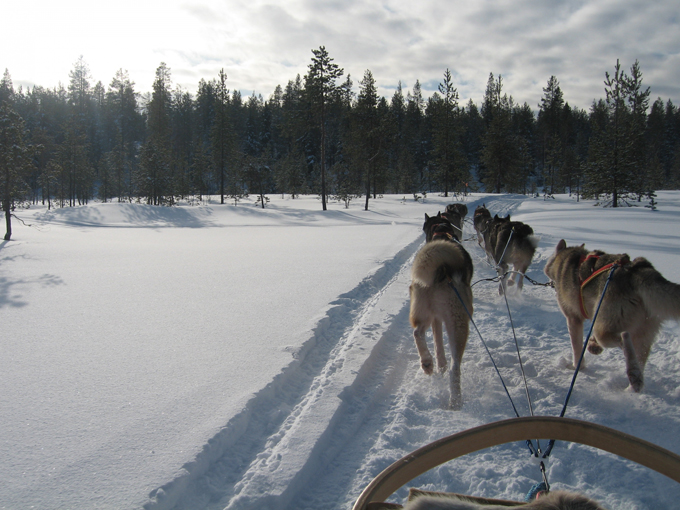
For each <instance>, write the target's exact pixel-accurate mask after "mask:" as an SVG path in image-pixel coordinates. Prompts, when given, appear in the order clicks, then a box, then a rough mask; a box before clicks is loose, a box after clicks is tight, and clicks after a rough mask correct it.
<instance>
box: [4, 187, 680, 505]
mask: <svg viewBox="0 0 680 510" xmlns="http://www.w3.org/2000/svg"><path fill="white" fill-rule="evenodd" d="M271 198H272V207H271V208H268V209H266V210H264V211H262V210H261V209H257V208H255V207H253V206H252V205H244V206H238V207H234V206H219V205H209V206H202V207H177V208H173V209H159V208H153V207H148V206H142V205H137V204H94V205H91V206H87V207H83V208H76V209H72V210H71V209H67V210H57V211H45V210H41V209H38V210H35V211H32V212H30V213H29V214H28V215H27V217H29V218H30V216H33V220H32V221H34V226H33V227H24V226H16V231H15V236H14V240H13V241H11V242H9V243H3V244H2V246H1V247H0V255H2V256H1V257H0V259H1V260H2V264H1V265H0V320H2V323H3V324H4V325H6V329H5V331H8V332H15V333H16V334H10V335H6V336H5V337H4V338H3V341H2V345H3V353H4V355H3V359H2V361H1V362H0V363H1V366H0V368H1V369H2V375H0V392H1V394H2V395H3V396H4V397H3V400H2V403H1V404H0V405H1V407H0V413H1V415H2V416H3V420H2V422H0V437H3V442H2V443H0V444H2V447H1V448H2V451H1V452H0V457H1V458H2V459H3V461H2V462H0V470H1V471H0V473H2V475H1V476H2V479H3V480H4V481H6V482H7V483H3V484H0V508H23V507H28V506H30V505H33V506H35V507H39V508H85V507H87V508H139V507H142V506H143V507H145V508H148V509H166V508H167V509H170V508H176V509H198V508H207V509H222V508H230V509H246V508H258V509H263V508H270V509H287V508H290V509H304V508H310V509H311V508H329V509H341V508H348V507H351V504H352V503H353V501H354V499H355V498H356V497H357V496H358V494H359V492H360V491H361V490H362V488H363V487H364V486H365V485H366V484H367V483H368V481H369V480H370V479H371V478H372V477H373V476H375V475H376V474H377V473H379V472H380V471H381V470H382V469H383V468H385V467H386V466H388V465H389V464H390V463H392V462H393V461H394V460H396V459H398V458H400V457H401V456H403V455H404V454H406V453H408V452H409V451H411V450H414V449H416V448H418V447H420V446H422V445H424V444H425V443H427V442H430V441H432V440H435V439H438V438H440V437H443V436H446V435H449V434H451V433H454V432H457V431H460V430H464V429H466V428H469V427H472V426H476V425H479V424H482V423H487V422H490V421H494V420H498V419H504V418H509V417H511V416H512V409H511V407H510V404H509V402H508V399H507V397H506V396H505V393H504V392H503V389H502V387H501V385H500V383H499V381H498V379H497V376H496V375H495V373H494V372H493V369H492V367H491V362H490V361H489V359H488V356H487V355H486V352H485V351H484V350H483V347H482V345H481V342H480V340H479V338H477V337H476V336H475V335H474V334H472V335H471V337H470V340H469V343H468V349H467V350H466V354H465V357H464V363H463V395H464V399H465V404H464V406H463V409H462V410H461V411H459V412H452V411H448V410H445V409H444V408H443V407H444V402H445V401H446V398H447V384H446V377H427V376H425V375H424V374H423V373H422V372H421V371H420V369H419V364H418V361H417V354H416V351H415V348H414V346H413V341H412V337H411V331H410V327H409V324H408V285H409V280H410V274H409V272H410V264H411V262H412V258H413V255H414V254H415V253H416V251H417V250H418V248H419V247H420V245H421V244H422V241H423V236H422V234H421V232H420V227H421V225H422V218H423V214H424V213H429V214H435V213H436V212H437V211H438V210H443V208H444V206H445V205H446V203H449V199H444V198H443V197H428V199H427V201H426V203H425V204H420V203H415V202H413V200H406V201H403V200H401V197H385V198H383V199H381V200H376V201H372V202H371V208H372V210H371V211H369V212H364V211H361V210H360V209H359V205H356V206H355V205H352V206H351V207H350V209H349V210H345V209H342V208H341V207H340V206H336V207H337V208H333V210H331V211H327V212H326V213H322V212H321V211H318V208H319V206H318V203H317V202H316V200H315V199H309V198H303V199H299V200H294V201H293V200H290V199H284V200H282V199H281V198H279V197H271ZM482 202H484V203H486V205H487V207H488V208H489V209H490V210H491V211H492V213H499V214H500V213H502V214H506V213H512V214H513V219H517V220H520V221H525V222H527V223H529V224H530V225H532V226H533V227H534V230H535V231H536V233H537V234H539V235H540V236H541V243H540V245H539V250H538V252H537V255H536V257H535V260H534V263H533V264H532V266H531V267H530V268H529V271H528V275H529V276H530V277H532V278H533V279H535V280H537V281H545V280H546V278H545V276H544V275H543V273H542V268H543V266H544V264H545V260H546V259H547V257H548V256H549V254H550V253H551V252H552V250H553V248H554V246H555V244H556V243H557V241H558V240H559V239H560V238H565V239H566V240H567V242H568V243H569V244H576V243H579V244H580V243H583V242H585V243H586V245H587V246H588V247H591V248H593V249H594V248H599V249H604V250H608V251H612V252H622V251H627V252H628V253H629V254H630V255H631V256H646V257H648V258H649V259H650V260H651V261H652V262H653V263H654V264H655V266H656V267H657V268H658V269H659V270H660V271H661V272H662V273H663V274H664V275H665V276H666V277H667V278H668V279H670V280H673V281H676V282H680V270H679V269H678V268H677V267H676V264H674V263H675V262H676V261H677V253H678V247H680V236H678V235H677V222H678V219H680V194H678V193H660V197H659V202H660V210H659V211H650V210H648V209H644V208H642V207H640V208H630V209H619V210H612V209H601V208H595V207H593V205H592V202H581V203H576V202H575V201H574V200H573V199H570V198H569V197H566V196H564V197H558V199H556V200H554V201H548V202H544V201H543V200H542V199H531V198H526V197H521V196H507V195H500V196H474V197H469V198H468V201H467V204H468V207H469V208H470V214H471V213H472V211H473V210H474V207H475V205H477V204H479V203H482ZM471 232H472V228H471V227H470V226H469V225H467V226H466V235H469V234H470V233H471ZM465 245H466V247H467V248H468V250H469V252H470V253H471V255H472V257H473V260H474V262H475V278H474V280H478V279H481V278H487V277H490V276H493V275H494V271H493V269H492V268H491V267H490V266H489V265H488V264H487V263H486V262H485V260H484V257H483V253H482V250H481V249H480V248H479V247H478V246H477V245H476V242H474V241H466V242H465ZM474 295H475V316H474V318H475V322H476V323H477V325H478V327H479V329H480V331H481V333H482V335H483V336H484V338H485V340H486V342H487V344H488V345H489V347H490V348H491V349H492V352H493V354H494V357H495V360H496V363H497V364H498V365H499V366H500V368H501V371H502V373H503V376H504V378H505V380H506V383H507V384H508V386H509V388H510V391H511V394H512V396H513V398H514V399H515V403H516V405H517V406H518V409H519V410H520V413H522V414H528V408H527V405H526V402H525V401H526V399H525V398H524V389H523V385H522V381H521V378H520V373H519V370H518V366H517V361H516V353H515V346H514V343H513V341H512V334H511V331H510V329H509V320H508V317H507V312H506V310H505V302H504V301H503V300H502V298H500V297H499V296H498V293H497V284H494V283H490V282H480V283H479V284H477V285H475V287H474ZM510 307H511V311H512V315H513V321H514V324H515V327H516V330H517V336H518V340H519V342H520V346H521V348H522V355H523V359H524V361H525V370H526V373H527V376H528V379H529V388H530V391H531V394H532V399H533V403H534V409H535V412H536V414H545V415H557V414H558V413H559V410H560V408H561V404H562V401H563V399H564V395H565V392H566V387H567V385H568V382H569V380H570V378H571V372H570V371H568V370H567V369H566V368H565V367H566V364H567V359H568V358H569V356H570V348H569V341H568V336H567V331H566V324H565V322H564V319H563V317H562V315H561V313H560V312H559V310H558V308H557V305H556V302H555V298H554V291H553V290H552V289H549V288H546V287H534V286H531V285H527V286H525V289H524V292H523V293H522V294H521V295H516V294H515V295H511V296H510ZM678 336H680V330H679V328H678V326H677V324H675V323H671V324H668V325H667V326H666V327H665V328H664V330H663V332H662V334H661V335H660V336H659V338H658V341H657V344H656V346H655V348H654V349H653V351H652V355H651V357H650V360H649V362H648V365H647V369H646V372H645V373H646V386H645V391H644V393H643V394H641V395H631V394H628V393H624V392H623V389H624V388H625V386H626V384H627V381H626V379H625V375H624V371H623V361H622V355H621V353H620V352H618V351H606V352H605V353H604V354H602V355H601V356H599V357H593V356H590V355H588V359H587V362H588V366H587V369H586V370H585V371H584V372H582V373H581V374H580V375H579V379H578V381H577V388H576V391H575V392H574V395H573V397H572V400H571V404H570V407H569V410H568V412H567V415H568V416H572V417H575V418H581V419H587V420H591V421H593V422H596V423H601V424H604V425H607V426H610V427H613V428H616V429H619V430H623V431H625V432H628V433H631V434H634V435H636V436H638V437H641V438H643V439H647V440H649V441H652V442H654V443H656V444H659V445H661V446H663V447H665V448H668V449H670V450H671V451H674V452H676V453H679V452H680V439H677V431H678V430H680V411H678V404H679V403H680V390H679V389H678V388H679V384H678V383H679V382H680V367H679V366H678V365H679V364H678V360H679V358H680V353H679V352H678V351H679V350H680V349H679V347H678V340H677V338H678ZM538 476H539V475H538V469H537V468H536V467H535V466H534V465H533V464H532V463H531V462H529V459H528V454H527V452H526V450H525V449H524V447H523V446H522V445H516V444H513V445H506V446H503V447H497V448H494V449H492V450H490V451H488V452H481V453H479V454H476V455H470V456H467V457H465V458H463V459H459V460H457V461H455V462H453V463H450V464H447V465H445V466H442V467H440V468H437V469H435V470H433V471H431V472H430V473H428V474H427V475H424V476H423V477H421V479H419V480H417V481H415V482H414V484H413V485H416V486H421V487H425V488H431V489H437V490H451V491H457V492H465V493H470V494H475V495H480V496H496V497H506V498H521V497H523V495H524V494H525V493H526V491H527V490H528V489H529V487H530V486H531V485H532V484H533V483H534V482H536V481H538ZM549 478H550V481H551V483H552V484H553V486H554V487H555V488H571V489H578V490H582V491H583V492H586V493H587V494H588V495H590V496H591V497H594V498H596V499H600V500H601V501H603V502H604V503H606V504H608V505H609V506H610V507H612V508H622V509H624V508H625V509H633V508H639V509H642V508H661V507H665V508H671V507H673V505H674V503H675V501H676V500H677V499H678V498H679V497H680V487H678V486H677V484H674V483H673V482H670V481H669V480H667V479H665V478H664V477H662V476H660V475H655V474H653V473H651V472H649V470H647V469H645V468H641V467H638V466H634V465H630V464H629V463H626V462H624V461H621V460H620V459H618V458H613V457H612V456H611V455H608V454H602V453H601V452H597V451H595V450H593V449H590V448H587V447H580V446H574V445H568V444H561V443H558V444H557V446H556V448H555V450H554V452H553V455H552V460H551V464H550V468H549ZM404 491H405V489H402V490H401V491H400V492H399V493H398V494H397V495H396V497H395V500H399V499H400V498H402V497H403V495H404Z"/></svg>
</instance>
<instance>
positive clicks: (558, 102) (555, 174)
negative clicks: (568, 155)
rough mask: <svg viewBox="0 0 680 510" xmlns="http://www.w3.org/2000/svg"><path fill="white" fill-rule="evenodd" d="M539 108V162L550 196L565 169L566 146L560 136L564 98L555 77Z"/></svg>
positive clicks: (550, 81) (551, 80) (544, 90)
mask: <svg viewBox="0 0 680 510" xmlns="http://www.w3.org/2000/svg"><path fill="white" fill-rule="evenodd" d="M538 108H539V110H538V131H539V133H540V135H539V140H540V160H539V161H540V166H541V169H542V171H543V186H544V190H547V191H546V192H547V194H548V195H553V194H554V193H555V192H556V185H557V184H558V183H559V181H560V177H561V176H560V175H559V173H560V170H562V169H563V167H564V146H563V143H562V142H563V140H562V137H561V136H560V134H561V133H560V130H561V126H562V120H563V119H562V113H563V109H564V98H563V95H562V89H561V88H560V83H559V82H558V81H557V78H555V76H551V77H550V79H549V80H548V84H547V85H546V87H545V88H543V97H542V98H541V103H540V104H539V105H538Z"/></svg>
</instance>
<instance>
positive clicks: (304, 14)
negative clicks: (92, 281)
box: [0, 0, 680, 109]
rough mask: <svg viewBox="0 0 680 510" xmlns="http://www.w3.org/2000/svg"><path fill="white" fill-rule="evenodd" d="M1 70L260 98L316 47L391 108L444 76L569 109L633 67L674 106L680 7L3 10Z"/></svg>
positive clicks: (670, 3)
mask: <svg viewBox="0 0 680 510" xmlns="http://www.w3.org/2000/svg"><path fill="white" fill-rule="evenodd" d="M2 21H3V23H2V25H3V27H2V30H1V31H0V47H1V48H3V50H2V53H1V54H2V58H1V59H0V68H2V70H3V71H4V69H7V70H8V71H9V73H10V76H11V78H12V81H13V84H14V86H15V88H18V86H19V85H21V86H23V87H26V86H33V85H35V84H37V85H41V86H43V87H48V88H52V87H55V86H57V85H58V84H59V83H62V84H64V85H65V86H66V85H67V84H68V81H69V72H70V71H71V70H72V69H73V65H74V64H75V62H76V61H77V60H78V58H79V57H80V56H81V55H82V56H83V59H84V61H85V63H86V64H87V65H88V66H89V69H90V72H91V75H92V78H93V84H94V83H96V82H97V81H101V82H102V83H103V84H104V85H105V86H108V84H109V83H110V82H111V79H112V78H113V77H114V75H115V73H116V71H117V70H118V69H124V70H127V71H128V72H129V75H130V78H131V79H132V81H134V82H135V89H136V90H137V91H138V92H148V91H150V90H151V88H152V84H153V79H154V73H155V71H156V69H157V68H158V66H159V65H160V63H161V62H165V63H166V65H167V66H168V67H169V68H170V70H171V75H172V81H173V84H174V85H175V86H179V87H182V88H183V89H184V90H187V91H189V92H192V93H195V91H196V88H197V85H198V83H199V81H200V80H201V79H205V80H211V79H213V78H216V77H217V74H218V72H219V71H220V69H222V68H223V69H224V70H225V71H226V73H227V75H228V86H229V87H230V89H231V90H240V91H241V93H242V94H243V95H244V96H247V95H251V94H252V93H253V92H254V93H256V94H261V95H262V96H263V97H264V98H265V99H267V98H268V97H269V96H270V95H271V94H272V92H273V91H274V89H275V87H276V86H277V85H281V86H282V87H285V85H286V84H287V83H288V81H289V80H294V79H295V77H296V76H297V75H298V74H300V75H301V76H304V75H305V73H306V72H307V67H308V65H309V63H310V62H311V58H312V52H311V50H312V49H317V48H319V47H320V46H325V47H326V49H327V50H328V52H329V54H330V56H331V57H332V58H333V59H334V60H335V62H336V63H337V64H338V65H339V66H340V67H341V68H343V69H344V71H345V76H346V75H347V74H350V75H351V78H352V80H353V82H354V85H355V87H358V83H359V81H360V80H361V78H362V77H363V75H364V72H365V71H366V70H367V69H368V70H370V71H371V72H372V73H373V76H374V78H375V80H376V84H377V85H378V90H379V92H380V93H381V94H382V95H384V96H385V97H387V98H388V99H389V98H391V97H392V95H393V94H394V91H395V90H396V88H397V86H398V84H399V83H400V82H401V85H402V88H403V90H404V93H406V92H408V91H410V90H412V88H413V85H414V84H415V82H416V80H419V81H420V83H421V86H422V88H423V92H424V94H425V96H426V97H429V96H430V95H431V93H432V92H433V91H434V90H436V89H437V86H438V85H439V83H440V82H441V81H442V79H443V74H444V72H445V70H446V69H449V70H450V71H451V73H452V76H453V81H454V86H455V87H456V88H457V89H458V92H459V96H460V102H461V104H465V103H467V101H468V100H469V99H472V100H473V101H474V102H475V103H477V104H481V101H482V99H483V96H484V90H485V88H486V83H487V81H488V78H489V74H490V73H493V74H494V76H498V75H499V74H500V75H501V76H502V77H503V83H504V91H505V92H506V93H507V94H509V95H511V96H513V98H514V99H515V101H516V102H518V103H520V104H522V103H524V102H527V103H528V104H529V105H530V106H531V107H532V108H533V109H537V108H538V103H539V102H540V99H541V97H542V95H543V90H542V89H543V87H545V86H546V84H547V82H548V79H549V78H550V76H553V75H554V76H555V77H556V78H557V80H558V81H559V82H560V86H561V88H562V91H563V94H564V98H565V100H566V101H567V102H569V104H570V105H571V106H572V107H579V108H584V109H588V108H589V107H590V105H591V104H592V102H593V100H594V99H599V98H603V97H604V84H603V82H604V79H605V72H610V73H612V72H613V69H614V66H615V64H616V61H617V59H620V62H621V65H622V68H624V69H626V70H629V69H630V67H631V65H632V64H633V63H634V62H635V60H638V61H639V62H640V66H641V69H642V73H643V84H644V85H645V86H648V87H650V89H651V99H652V101H653V100H655V99H656V98H657V97H661V98H662V99H663V100H664V101H666V100H667V99H671V100H672V101H673V102H674V103H675V104H680V55H679V53H680V26H679V25H680V10H678V8H677V3H676V2H675V1H674V0H654V1H650V2H640V1H633V0H566V1H563V0H500V1H490V0H480V1H476V2H469V1H462V0H454V1H449V2H441V1H434V0H421V1H420V2H417V3H416V2H413V1H412V0H411V1H406V0H383V1H381V2H371V1H368V0H342V1H341V0H287V1H285V2H276V1H262V0H224V1H216V0H208V1H196V2H189V1H187V0H163V1H157V0H156V1H132V0H120V1H118V2H105V3H94V4H93V3H92V2H86V1H83V0H64V1H62V2H53V1H47V0H36V1H34V2H11V3H9V4H8V5H7V6H4V7H3V12H2Z"/></svg>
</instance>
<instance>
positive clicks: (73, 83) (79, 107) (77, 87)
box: [68, 55, 92, 128]
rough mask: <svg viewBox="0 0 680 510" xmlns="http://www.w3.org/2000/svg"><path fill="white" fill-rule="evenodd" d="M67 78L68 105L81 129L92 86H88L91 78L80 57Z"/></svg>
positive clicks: (88, 69) (83, 124)
mask: <svg viewBox="0 0 680 510" xmlns="http://www.w3.org/2000/svg"><path fill="white" fill-rule="evenodd" d="M69 78H70V82H69V85H68V97H69V104H70V105H71V107H72V108H73V111H74V115H75V116H76V118H77V120H78V122H79V123H80V124H81V128H82V127H84V126H85V122H86V120H87V116H88V113H89V112H88V110H89V108H90V99H91V96H92V86H91V85H90V80H91V79H92V76H91V75H90V68H89V67H88V65H87V64H86V63H85V60H83V56H82V55H81V56H80V57H79V58H78V61H77V62H76V63H75V64H73V69H72V70H71V71H70V72H69Z"/></svg>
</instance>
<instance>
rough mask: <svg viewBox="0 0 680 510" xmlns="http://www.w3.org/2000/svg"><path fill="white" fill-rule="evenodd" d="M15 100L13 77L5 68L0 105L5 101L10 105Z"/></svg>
mask: <svg viewBox="0 0 680 510" xmlns="http://www.w3.org/2000/svg"><path fill="white" fill-rule="evenodd" d="M13 100H14V86H13V85H12V77H11V76H10V74H9V71H8V70H7V69H6V68H5V72H4V73H3V75H2V79H1V80H0V104H2V102H3V101H7V102H8V103H10V104H11V103H12V101H13Z"/></svg>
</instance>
